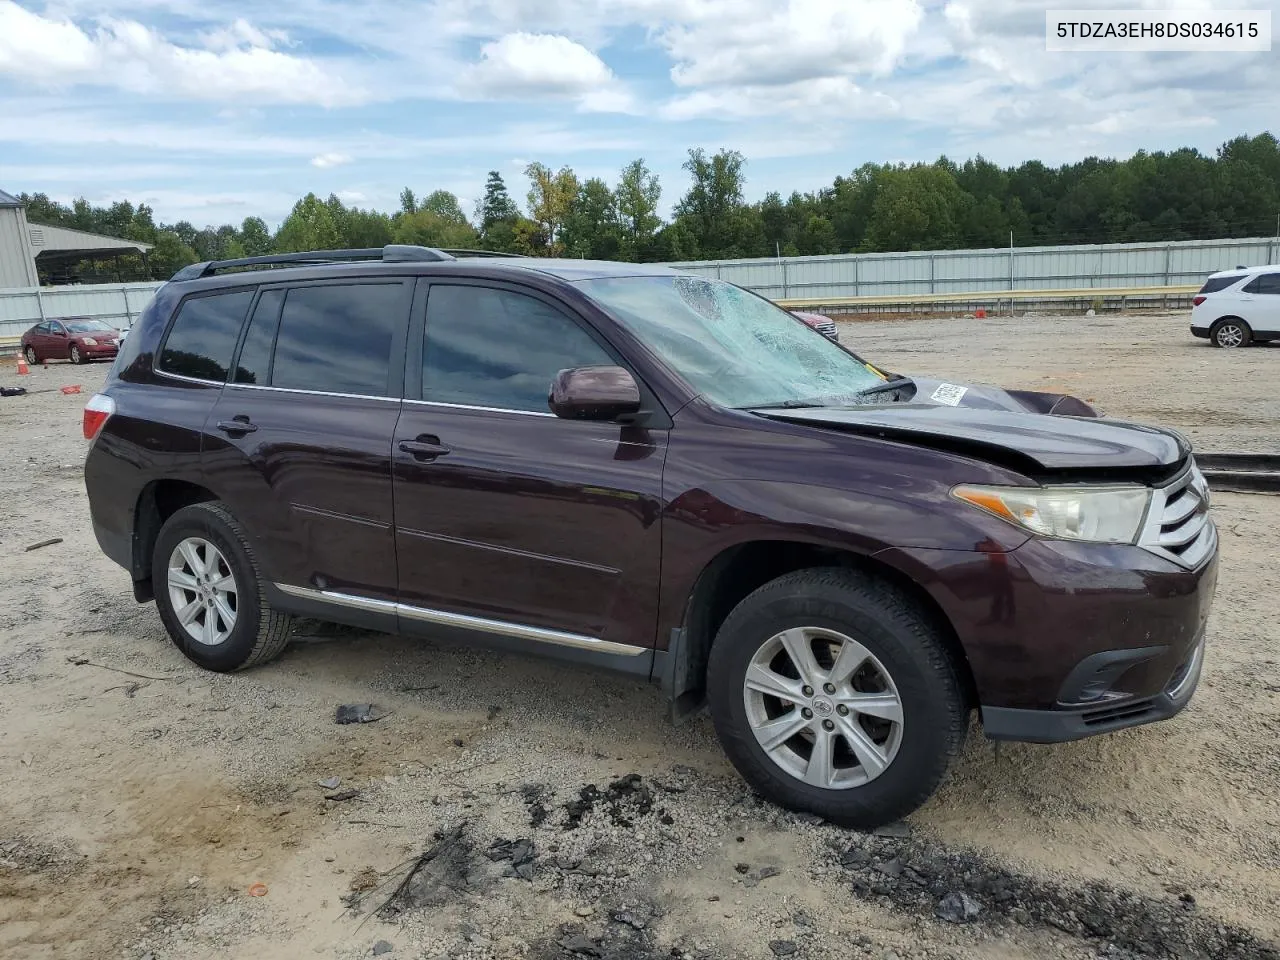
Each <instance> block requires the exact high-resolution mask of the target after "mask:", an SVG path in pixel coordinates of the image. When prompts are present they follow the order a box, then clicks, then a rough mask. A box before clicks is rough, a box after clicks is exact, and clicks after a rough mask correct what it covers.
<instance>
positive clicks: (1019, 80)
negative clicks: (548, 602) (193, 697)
mask: <svg viewBox="0 0 1280 960" xmlns="http://www.w3.org/2000/svg"><path fill="white" fill-rule="evenodd" d="M1170 2H1171V3H1172V0H1170ZM1048 5H1049V4H1048V3H1046V2H1044V0H1041V2H1038V3H1036V2H1027V0H367V2H365V3H358V2H354V0H273V2H271V3H264V2H262V0H256V2H254V0H51V2H45V0H21V2H17V3H15V2H13V0H0V189H4V190H8V191H9V192H11V193H19V192H22V191H27V192H35V191H44V192H47V193H49V194H50V195H52V196H54V197H57V198H59V199H64V200H69V199H70V198H72V197H75V196H79V195H83V196H86V197H88V198H89V199H90V200H91V201H93V202H99V203H100V202H106V201H110V200H115V199H120V198H125V197H127V198H130V199H133V200H135V201H137V200H144V201H145V202H147V203H150V204H152V205H153V206H154V207H155V209H156V212H157V215H158V217H159V218H160V219H163V220H176V219H179V218H185V219H189V220H191V221H193V222H195V223H196V224H197V225H204V224H206V223H221V222H228V221H239V220H240V219H242V218H243V217H245V216H247V215H250V214H260V215H263V216H265V217H266V218H267V219H268V220H269V221H271V222H273V223H274V222H277V221H278V220H279V219H280V218H282V217H283V216H284V215H285V214H286V213H287V212H288V210H289V208H290V207H291V206H292V204H293V202H294V200H295V199H296V198H297V197H299V196H300V195H301V194H303V193H305V192H306V191H308V190H314V191H316V192H317V193H320V194H322V195H324V194H328V193H330V192H333V193H337V194H338V195H339V196H340V197H343V198H344V199H345V200H347V201H348V202H352V203H356V204H359V205H361V206H374V207H377V208H380V209H391V208H393V207H394V206H395V205H396V197H397V195H398V193H399V191H400V189H401V187H403V186H405V185H409V186H412V187H413V188H414V189H415V191H417V192H418V193H419V194H420V195H421V194H424V193H427V192H429V191H431V190H433V189H437V188H444V189H448V190H452V191H453V192H455V193H457V194H458V195H459V197H461V198H462V199H463V202H464V209H467V210H470V209H471V207H472V204H473V203H474V201H475V200H476V199H477V198H478V197H479V195H480V193H481V191H482V187H483V182H484V178H485V173H486V171H488V170H490V169H496V170H499V171H501V172H502V174H503V176H504V177H506V178H507V181H508V184H509V186H510V187H511V188H512V192H513V194H514V195H515V196H516V197H517V199H519V200H520V201H521V202H523V199H524V192H525V189H526V186H527V185H526V184H525V182H524V180H523V177H522V176H521V173H520V171H521V170H522V169H523V167H524V165H525V164H526V163H527V162H528V161H530V160H540V161H542V162H543V163H546V164H548V165H549V166H551V167H553V168H558V167H560V166H561V165H564V164H568V165H570V166H572V167H573V168H574V169H575V170H576V171H577V172H578V173H579V175H581V176H584V177H586V176H601V177H604V178H606V179H607V180H609V181H610V182H613V181H614V180H615V179H616V175H617V171H618V170H619V169H620V168H621V167H622V165H623V164H624V163H626V162H627V161H628V160H630V159H632V158H634V157H638V156H642V157H644V158H645V159H646V160H647V161H648V163H649V165H650V166H651V167H652V168H653V169H655V170H656V171H657V172H658V173H659V174H660V175H661V177H662V183H663V187H664V196H663V205H664V209H665V208H666V207H668V206H669V205H670V204H671V203H673V202H674V201H675V200H676V199H677V198H678V196H679V195H680V193H681V192H683V189H684V187H685V182H686V181H685V177H684V174H683V173H682V171H681V169H680V164H681V162H682V161H683V159H684V155H685V151H686V149H687V148H688V147H690V146H703V147H706V148H707V149H709V150H715V149H718V148H720V147H731V148H734V149H737V150H740V151H741V152H742V153H743V154H745V155H746V157H747V158H748V161H749V162H748V168H747V174H748V188H749V190H748V192H749V199H757V198H759V197H760V196H762V195H763V194H764V193H765V192H767V191H769V190H780V191H782V192H783V193H784V194H785V193H787V192H790V190H792V189H801V190H812V189H816V188H818V187H820V186H822V185H824V184H827V183H829V182H830V181H831V179H832V178H833V177H834V176H835V175H836V174H838V173H847V172H848V171H850V170H851V169H853V168H854V167H856V166H858V165H859V164H861V163H864V162H866V161H877V162H879V161H900V160H901V161H913V160H932V159H935V158H936V157H938V156H939V155H940V154H942V153H946V154H947V155H949V156H951V157H953V158H964V157H968V156H971V155H973V154H976V153H979V152H981V153H982V154H984V155H985V156H987V157H989V158H991V159H994V160H996V161H997V162H1000V163H1017V162H1020V161H1022V160H1025V159H1041V160H1044V161H1046V162H1048V163H1062V162H1066V161H1071V160H1076V159H1079V158H1081V157H1084V156H1088V155H1127V154H1129V153H1131V152H1132V151H1134V150H1136V149H1139V148H1147V149H1167V148H1172V147H1177V146H1182V145H1187V144H1190V145H1193V146H1196V147H1199V148H1201V149H1202V150H1205V151H1212V150H1213V148H1214V147H1216V146H1217V145H1218V144H1220V143H1221V142H1222V141H1224V140H1226V139H1228V138H1230V137H1233V136H1235V135H1237V134H1240V133H1259V132H1261V131H1263V130H1265V129H1267V128H1268V126H1270V127H1272V128H1280V111H1278V110H1277V108H1276V100H1275V91H1276V90H1277V89H1280V58H1277V56H1276V55H1275V54H1274V53H1256V54H1246V53H1235V54H1163V55H1153V54H1141V55H1140V54H1118V53H1111V54H1088V55H1084V54H1073V53H1046V52H1045V41H1044V11H1045V9H1046V7H1047V6H1048ZM1116 5H1117V2H1116V0H1111V2H1104V3H1101V4H1097V3H1094V4H1092V6H1095V7H1096V6H1116ZM1168 5H1170V4H1169V3H1164V2H1161V0H1128V6H1130V7H1134V8H1142V7H1147V8H1161V7H1164V6H1168ZM1177 5H1178V6H1192V7H1200V8H1203V9H1214V8H1215V7H1216V8H1221V7H1223V6H1224V4H1222V3H1216V4H1215V3H1214V2H1212V0H1184V2H1179V3H1177ZM1232 5H1233V6H1246V5H1252V6H1255V7H1263V8H1265V7H1266V4H1264V3H1260V2H1257V0H1253V2H1252V3H1251V4H1246V3H1245V2H1241V3H1238V4H1232ZM1053 6H1054V7H1055V8H1057V7H1074V8H1082V7H1089V6H1091V4H1090V2H1089V0H1072V2H1069V3H1067V2H1063V3H1055V4H1053Z"/></svg>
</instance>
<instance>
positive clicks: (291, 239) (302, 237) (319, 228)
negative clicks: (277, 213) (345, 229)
mask: <svg viewBox="0 0 1280 960" xmlns="http://www.w3.org/2000/svg"><path fill="white" fill-rule="evenodd" d="M341 247H342V240H341V238H340V237H339V236H338V227H337V225H336V224H335V223H334V222H333V214H332V213H331V212H330V210H329V207H328V206H327V205H326V204H325V202H324V201H323V200H321V199H320V198H319V197H317V196H316V195H315V194H314V193H308V194H307V195H306V196H305V197H303V198H302V199H301V200H299V201H298V202H297V203H296V204H294V205H293V211H292V212H291V213H290V214H289V216H288V217H286V218H285V221H284V223H282V224H280V229H279V231H278V232H277V233H276V237H275V248H276V250H277V251H279V252H280V253H291V252H295V251H306V250H338V249H341Z"/></svg>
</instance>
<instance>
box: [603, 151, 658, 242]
mask: <svg viewBox="0 0 1280 960" xmlns="http://www.w3.org/2000/svg"><path fill="white" fill-rule="evenodd" d="M614 196H615V199H616V203H617V211H618V219H619V221H620V227H621V236H622V251H623V254H624V255H625V257H626V259H628V260H640V259H643V258H644V255H645V253H647V252H650V251H651V249H652V247H653V241H654V237H655V236H657V233H658V228H659V227H661V226H662V218H661V217H659V216H658V202H659V200H661V199H662V184H661V182H659V180H658V175H657V174H656V173H653V172H652V171H650V170H649V168H648V167H646V166H645V165H644V159H643V158H640V159H638V160H632V161H631V162H630V163H628V164H627V165H626V166H625V167H623V168H622V174H621V176H619V178H618V188H617V190H616V191H615V192H614Z"/></svg>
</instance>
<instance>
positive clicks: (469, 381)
mask: <svg viewBox="0 0 1280 960" xmlns="http://www.w3.org/2000/svg"><path fill="white" fill-rule="evenodd" d="M423 284H424V286H425V285H426V281H423ZM425 314H426V315H425V337H424V336H423V326H422V317H421V316H420V315H419V316H418V317H417V318H416V322H415V324H414V325H413V326H412V327H411V334H410V339H411V342H410V348H409V367H408V370H407V372H406V394H405V395H406V397H407V398H412V399H406V401H405V404H404V409H403V412H402V413H401V416H400V423H399V425H398V427H397V429H396V449H395V450H394V453H393V456H394V458H395V514H396V553H397V556H398V558H399V567H400V601H401V604H402V607H401V620H402V623H405V622H406V621H408V620H412V619H414V618H415V617H416V618H418V619H421V620H426V621H428V622H438V623H446V624H449V623H455V624H457V623H461V625H464V626H465V625H467V624H466V623H465V618H467V617H473V618H478V619H479V620H480V621H483V622H482V623H480V624H478V625H479V626H481V627H482V628H488V629H492V630H493V632H497V633H506V634H508V635H512V636H517V637H519V636H527V637H528V638H529V639H531V640H534V641H537V640H547V641H548V642H551V643H557V642H567V643H568V644H569V645H571V646H573V645H578V646H583V647H587V648H590V643H589V642H587V641H590V640H601V641H605V642H606V643H614V644H624V645H630V646H634V647H645V648H648V647H651V646H652V645H653V640H654V629H655V618H654V615H653V611H655V610H656V604H657V596H658V573H659V563H660V557H661V549H660V548H661V543H660V531H661V526H660V524H659V522H658V518H659V514H660V512H661V511H660V499H659V498H660V491H661V483H662V465H663V460H664V457H665V454H666V443H667V434H666V431H665V430H648V429H641V428H637V427H628V426H623V425H621V424H616V423H595V422H586V421H570V420H561V419H559V418H557V417H555V416H554V415H553V414H552V413H551V412H550V410H549V408H548V405H547V394H548V392H549V388H550V384H551V380H552V378H553V377H554V376H555V374H556V373H557V372H558V371H559V370H561V369H565V368H569V367H578V366H588V365H595V364H613V363H616V362H617V358H616V357H615V356H614V354H613V351H612V350H611V349H610V348H609V347H608V346H607V345H606V344H605V343H604V342H603V341H602V339H601V338H600V337H599V336H598V335H597V334H595V333H594V332H592V331H591V330H590V329H589V327H588V326H587V325H586V324H585V323H584V322H583V321H582V319H581V318H579V317H576V316H574V315H572V314H571V313H570V312H569V311H568V310H566V309H565V308H564V307H563V306H562V305H560V304H557V303H555V302H553V301H552V300H550V299H547V298H544V297H542V296H540V295H536V294H534V293H532V292H530V291H527V290H522V289H519V288H516V287H511V286H502V285H498V284H485V283H480V282H472V283H468V282H466V281H457V282H454V281H450V282H448V283H432V284H430V287H429V294H428V297H427V301H426V311H425ZM523 628H532V629H530V630H524V629H523ZM552 634H556V635H558V634H565V635H567V636H566V637H558V636H554V635H552ZM575 638H576V639H575ZM584 638H586V640H585V641H584Z"/></svg>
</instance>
